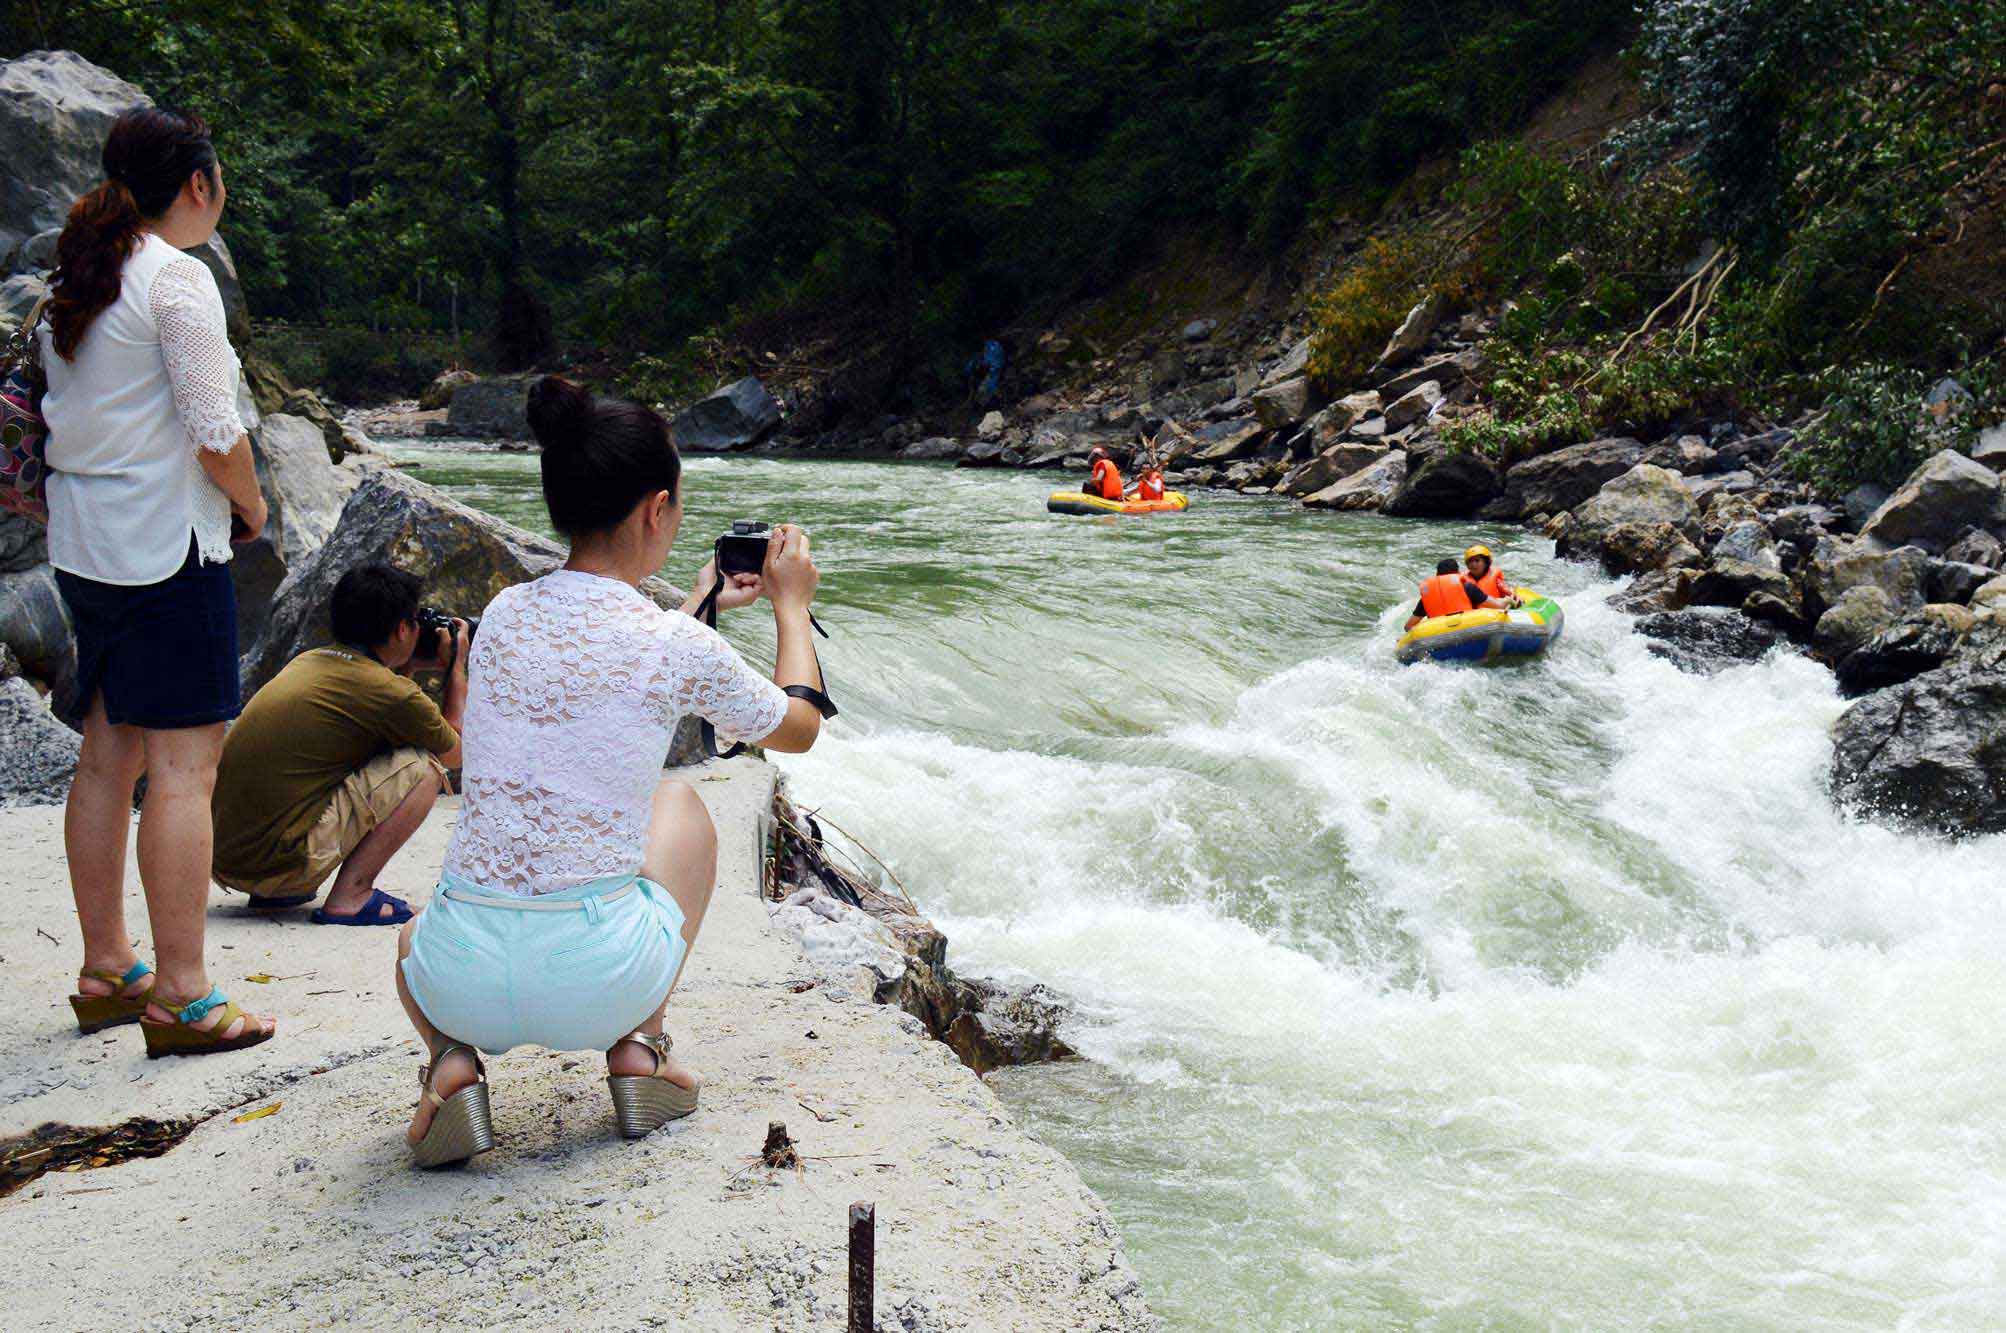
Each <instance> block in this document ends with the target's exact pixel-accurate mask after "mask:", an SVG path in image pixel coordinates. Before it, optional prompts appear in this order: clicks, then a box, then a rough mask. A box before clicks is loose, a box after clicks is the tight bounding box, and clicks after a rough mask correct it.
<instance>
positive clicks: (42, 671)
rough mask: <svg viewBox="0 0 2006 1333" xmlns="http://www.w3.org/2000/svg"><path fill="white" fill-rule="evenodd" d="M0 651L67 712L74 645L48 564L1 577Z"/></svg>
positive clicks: (74, 661) (72, 684) (74, 665)
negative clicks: (11, 659) (47, 691)
mask: <svg viewBox="0 0 2006 1333" xmlns="http://www.w3.org/2000/svg"><path fill="white" fill-rule="evenodd" d="M0 647H5V648H6V649H7V651H9V652H10V653H12V654H13V656H14V658H15V660H16V661H18V662H19V663H20V664H21V670H22V671H23V672H25V673H26V674H28V675H30V676H33V677H34V678H35V679H37V680H39V681H41V682H42V683H43V684H45V685H47V686H48V687H49V689H50V690H51V692H52V693H53V694H54V695H55V697H56V703H57V706H58V707H61V708H67V707H68V706H69V704H70V703H71V701H72V700H73V698H74V696H75V692H76V684H77V642H76V636H75V634H74V632H73V631H72V629H71V627H70V611H69V608H68V607H67V606H66V605H64V603H63V597H62V594H61V593H60V592H59V591H57V589H56V575H55V571H53V570H51V569H50V568H49V566H48V565H47V564H38V565H31V566H30V567H28V568H27V569H23V570H18V571H16V572H14V573H7V574H0Z"/></svg>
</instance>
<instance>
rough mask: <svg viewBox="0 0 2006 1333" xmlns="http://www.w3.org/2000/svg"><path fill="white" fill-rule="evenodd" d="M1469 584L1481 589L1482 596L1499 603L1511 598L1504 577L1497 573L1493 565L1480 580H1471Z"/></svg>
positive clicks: (1496, 568)
mask: <svg viewBox="0 0 2006 1333" xmlns="http://www.w3.org/2000/svg"><path fill="white" fill-rule="evenodd" d="M1470 582H1472V583H1474V584H1476V585H1477V586H1478V587H1479V588H1482V589H1483V590H1484V596H1486V597H1495V598H1497V599H1498V600H1499V601H1500V602H1502V601H1503V600H1504V599H1505V598H1507V597H1509V596H1511V589H1510V588H1507V587H1506V586H1505V581H1504V575H1502V574H1500V573H1498V567H1497V566H1496V565H1495V564H1493V565H1492V566H1491V567H1490V570H1489V571H1488V572H1487V573H1486V574H1485V575H1484V576H1483V577H1482V578H1480V579H1471V580H1470Z"/></svg>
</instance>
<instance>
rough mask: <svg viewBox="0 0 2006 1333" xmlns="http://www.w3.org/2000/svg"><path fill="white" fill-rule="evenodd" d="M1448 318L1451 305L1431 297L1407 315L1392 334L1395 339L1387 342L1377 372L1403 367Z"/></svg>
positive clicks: (1438, 298)
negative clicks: (1437, 326) (1436, 327)
mask: <svg viewBox="0 0 2006 1333" xmlns="http://www.w3.org/2000/svg"><path fill="white" fill-rule="evenodd" d="M1448 316H1449V301H1448V299H1447V298H1446V297H1443V296H1438V295H1435V294H1434V293H1432V292H1431V293H1430V294H1429V295H1428V296H1427V298H1426V299H1425V300H1423V301H1421V302H1420V303H1419V304H1417V305H1416V306H1415V307H1414V308H1413V309H1412V310H1409V311H1408V312H1407V318H1405V319H1403V320H1401V321H1400V327H1399V328H1397V329H1395V330H1393V336H1392V337H1391V338H1388V339H1387V340H1386V349H1385V350H1384V351H1382V352H1380V354H1379V363H1378V365H1377V366H1376V367H1375V369H1378V370H1382V371H1383V370H1388V369H1391V368H1392V367H1394V366H1398V365H1403V364H1405V363H1406V362H1407V361H1408V360H1410V359H1411V358H1412V357H1413V355H1414V354H1415V353H1416V352H1418V351H1420V350H1421V349H1422V348H1423V347H1426V346H1427V345H1428V337H1429V335H1430V334H1432V333H1434V331H1435V326H1436V325H1438V324H1440V323H1441V322H1442V321H1443V320H1444V319H1447V318H1448Z"/></svg>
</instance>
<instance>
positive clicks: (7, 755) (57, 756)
mask: <svg viewBox="0 0 2006 1333" xmlns="http://www.w3.org/2000/svg"><path fill="white" fill-rule="evenodd" d="M82 747H83V741H82V739H81V738H80V737H79V736H78V735H77V734H76V733H75V732H74V731H71V730H70V729H69V728H68V727H66V726H64V725H63V724H62V723H61V722H59V721H57V720H56V715H55V714H54V713H51V712H50V711H49V706H48V704H47V703H45V702H44V701H43V699H42V696H41V694H40V693H39V692H38V691H37V690H36V689H35V687H34V686H33V685H30V684H29V683H28V682H27V681H25V680H23V679H22V678H21V677H19V676H12V677H9V678H7V679H5V680H0V807H5V806H16V805H61V804H62V803H63V802H64V801H66V800H68V799H69V795H70V779H71V777H72V776H74V775H75V773H76V771H77V755H78V753H79V752H80V751H81V749H82Z"/></svg>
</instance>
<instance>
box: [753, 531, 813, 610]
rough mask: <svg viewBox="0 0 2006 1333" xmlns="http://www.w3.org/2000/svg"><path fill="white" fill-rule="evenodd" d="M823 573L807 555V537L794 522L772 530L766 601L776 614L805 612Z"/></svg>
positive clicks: (767, 551)
mask: <svg viewBox="0 0 2006 1333" xmlns="http://www.w3.org/2000/svg"><path fill="white" fill-rule="evenodd" d="M821 582H822V572H821V571H820V570H818V569H816V568H815V561H814V560H813V559H812V558H810V556H809V554H808V534H807V533H805V532H803V531H802V530H801V529H800V528H799V527H796V526H795V525H794V524H792V523H782V524H781V525H780V526H779V527H777V528H775V529H774V530H773V536H772V538H771V540H769V541H768V542H767V544H766V570H765V583H766V598H767V600H768V601H770V602H772V603H773V609H774V610H775V611H785V610H790V609H806V608H807V607H808V605H809V604H810V603H812V602H813V601H814V600H815V589H816V588H817V587H818V586H820V584H821Z"/></svg>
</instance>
